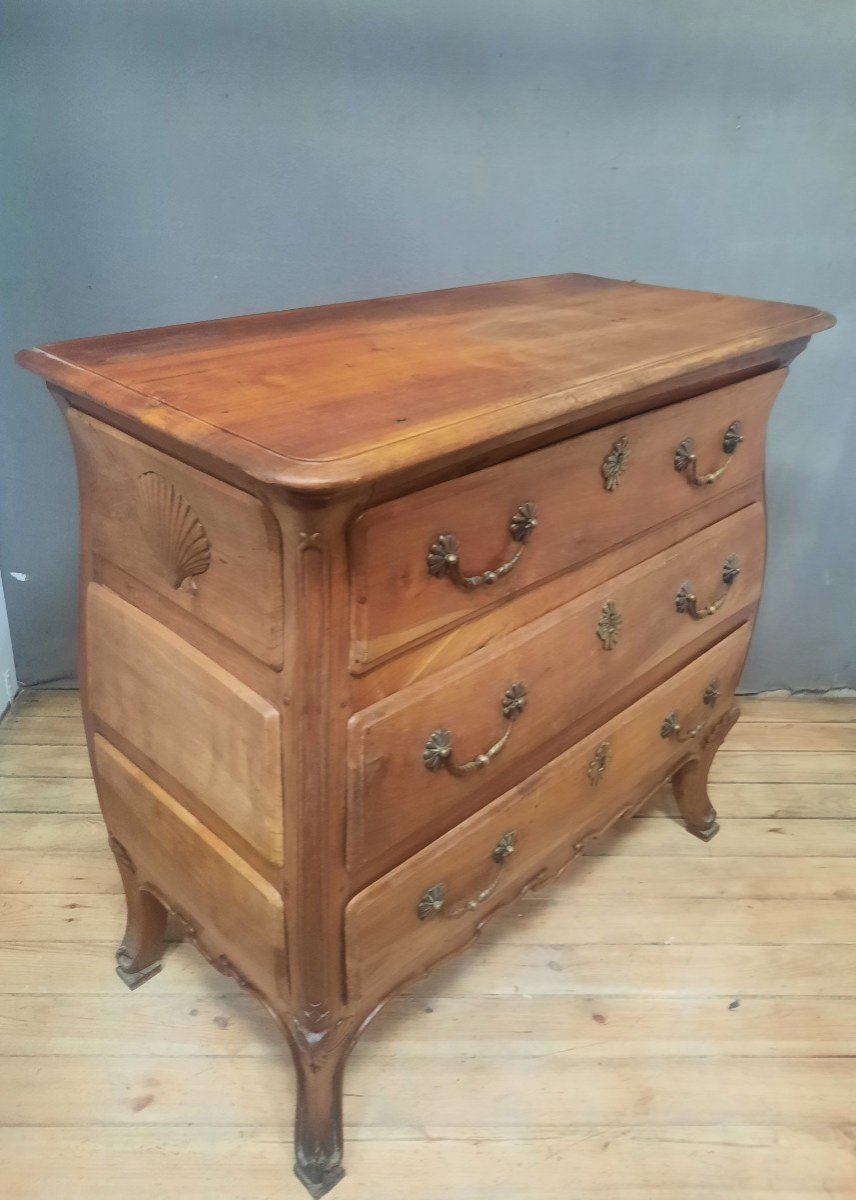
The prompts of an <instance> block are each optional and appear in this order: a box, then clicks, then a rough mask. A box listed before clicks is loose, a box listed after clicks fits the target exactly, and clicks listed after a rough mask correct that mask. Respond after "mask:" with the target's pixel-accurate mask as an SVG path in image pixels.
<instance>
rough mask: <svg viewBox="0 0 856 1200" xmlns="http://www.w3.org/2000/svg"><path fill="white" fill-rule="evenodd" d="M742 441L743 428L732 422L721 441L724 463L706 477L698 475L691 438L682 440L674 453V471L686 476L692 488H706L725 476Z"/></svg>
mask: <svg viewBox="0 0 856 1200" xmlns="http://www.w3.org/2000/svg"><path fill="white" fill-rule="evenodd" d="M742 441H743V427H742V425H741V424H740V422H739V421H732V422H731V424H730V425H729V426H728V428H727V429H726V431H725V435H724V436H723V439H722V452H723V454H724V455H725V462H724V463H722V465H721V466H719V467H717V468H716V470H715V471H711V472H709V474H707V475H700V474H699V470H698V459H697V458H696V452H695V443H694V441H693V439H692V438H691V437H688V438H684V440H683V441H682V442H681V444H680V445H679V446H678V448H677V450H676V451H675V460H674V461H675V470H676V471H677V472H678V474H679V475H686V477H687V483H689V484H691V485H692V486H693V487H706V486H707V484H709V483H716V481H717V479H719V478H720V477H721V476H722V475H724V474H725V471H726V470H727V468H728V465H729V463H730V462H731V459H732V458H733V456H734V451H735V450H736V449H737V447H738V446H739V445H740V443H741V442H742Z"/></svg>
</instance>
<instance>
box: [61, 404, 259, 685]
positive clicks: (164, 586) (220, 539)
mask: <svg viewBox="0 0 856 1200" xmlns="http://www.w3.org/2000/svg"><path fill="white" fill-rule="evenodd" d="M68 420H69V425H70V427H71V431H72V436H73V437H74V442H75V446H76V449H77V453H78V456H79V460H80V472H81V479H82V480H84V481H85V487H86V491H87V495H88V502H87V511H88V515H89V521H90V524H91V538H92V548H93V551H94V553H95V555H96V556H97V557H100V558H103V559H105V560H106V561H107V562H110V563H113V564H114V565H115V566H117V567H119V568H121V569H122V570H123V571H126V572H127V573H128V574H129V575H131V576H133V578H134V579H137V580H139V581H140V582H142V583H144V584H146V585H147V586H148V587H150V588H151V589H152V590H153V591H155V592H157V593H158V594H159V595H161V596H163V597H164V598H166V599H167V600H169V601H170V602H171V603H173V604H176V605H178V606H179V607H180V608H182V609H184V611H185V612H187V613H190V614H191V615H192V616H194V617H196V618H197V619H198V620H200V621H202V622H203V623H204V624H206V625H209V626H210V627H211V628H212V629H216V630H217V632H218V633H221V634H223V635H224V636H225V637H227V638H229V640H230V641H233V642H235V643H237V644H238V645H239V646H243V647H244V648H245V649H246V650H248V651H249V652H250V653H251V654H253V655H254V656H255V657H256V658H258V659H260V660H261V661H262V662H265V663H267V664H269V665H270V666H274V667H278V666H280V665H281V663H282V552H281V549H280V538H279V530H278V527H277V524H276V522H275V521H274V519H273V517H272V516H271V514H270V513H269V512H268V511H267V509H266V508H265V507H264V505H263V504H261V503H260V501H258V500H256V499H255V498H254V497H252V496H248V495H246V494H245V493H244V492H241V491H238V490H237V488H232V487H229V486H228V484H225V483H221V482H220V481H219V480H218V479H212V478H211V477H210V476H208V475H203V474H202V472H200V471H195V470H194V469H193V468H192V467H187V466H185V465H184V464H183V463H180V462H177V461H176V460H175V459H173V458H169V457H168V456H167V455H165V454H161V453H160V452H159V451H158V450H153V449H152V448H151V447H149V446H145V445H144V444H143V443H142V442H137V441H135V440H134V439H133V438H129V437H126V436H125V434H123V433H120V432H119V431H118V430H116V429H111V428H110V426H109V425H104V424H102V423H101V422H100V421H94V420H92V418H91V417H88V416H85V415H84V414H83V413H79V412H76V411H74V410H70V411H69V413H68Z"/></svg>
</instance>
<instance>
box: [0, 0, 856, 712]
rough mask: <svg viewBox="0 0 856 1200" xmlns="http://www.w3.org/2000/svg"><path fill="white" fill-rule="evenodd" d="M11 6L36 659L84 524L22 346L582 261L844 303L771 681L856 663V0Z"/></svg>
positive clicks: (23, 628)
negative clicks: (80, 522) (855, 548)
mask: <svg viewBox="0 0 856 1200" xmlns="http://www.w3.org/2000/svg"><path fill="white" fill-rule="evenodd" d="M2 14H3V16H2V20H3V32H2V56H3V61H2V63H0V77H2V79H3V81H4V82H3V84H2V86H3V88H4V92H5V105H4V121H5V127H4V131H3V134H2V145H0V162H2V163H3V173H2V181H0V187H2V189H3V194H2V196H0V217H1V218H2V220H3V222H4V225H5V237H4V241H5V245H4V249H3V253H2V268H0V269H2V288H3V293H4V306H3V320H4V328H3V332H2V356H0V370H2V380H1V381H0V388H2V391H0V395H2V402H3V405H4V416H3V422H2V438H0V453H2V462H0V481H2V482H1V483H0V502H2V510H0V556H2V566H3V580H4V582H5V585H6V593H7V600H8V605H9V611H10V617H11V621H12V629H13V634H14V639H15V646H16V654H17V661H18V670H19V674H20V677H21V678H22V680H24V681H29V682H31V681H36V680H47V679H55V678H58V677H63V676H68V675H70V674H71V673H72V672H73V670H74V632H73V629H74V591H75V581H74V577H75V564H76V552H77V545H76V536H77V535H76V499H75V488H74V481H73V469H72V459H71V454H70V451H69V448H68V445H67V442H66V437H65V433H64V429H63V427H62V424H61V421H60V419H59V417H58V414H57V413H56V412H55V410H54V407H53V405H52V402H50V400H49V399H48V397H47V394H46V393H45V392H44V389H43V388H42V387H41V385H40V384H39V383H38V382H37V381H36V380H35V379H34V378H32V377H29V376H26V375H25V374H24V373H23V372H21V371H19V370H17V369H16V368H14V367H13V366H12V365H11V362H10V356H11V353H12V351H13V350H14V349H17V348H19V347H21V346H24V345H31V344H33V343H36V342H44V341H50V340H53V339H58V338H69V337H78V336H84V335H89V334H97V333H105V332H108V331H112V330H121V329H126V328H136V327H140V326H147V325H158V324H163V323H168V322H176V321H191V320H199V319H202V318H206V317H216V316H223V315H227V314H232V313H240V312H252V311H258V310H264V309H271V308H282V307H290V306H294V305H304V304H318V303H325V302H329V301H336V300H349V299H354V298H358V297H366V296H375V295H383V294H387V293H395V292H406V291H415V290H421V289H425V288H434V287H446V286H452V285H456V284H468V283H476V282H480V281H484V280H490V279H502V278H509V277H513V276H522V275H533V274H542V273H550V272H555V271H565V270H579V271H588V272H593V273H596V274H603V275H614V276H619V277H623V278H636V279H642V280H645V281H649V282H654V283H664V284H674V285H678V286H681V287H691V288H706V289H711V290H719V291H727V292H738V293H746V294H750V295H756V296H764V297H769V298H771V299H779V300H792V301H796V302H803V303H812V304H819V305H821V306H823V307H826V308H829V309H832V310H833V311H835V312H836V313H837V314H838V316H839V318H840V324H839V326H838V328H837V329H836V330H834V331H833V332H831V333H825V334H823V335H822V336H820V337H819V338H818V339H817V341H816V342H815V343H814V344H813V346H812V347H811V349H810V351H809V353H808V354H807V355H806V356H804V357H803V358H802V359H800V360H798V362H797V364H796V365H795V367H794V369H793V372H792V377H791V380H790V382H789V384H788V385H787V388H786V390H785V392H784V394H783V396H782V398H781V400H780V402H779V405H778V408H777V410H776V413H775V416H774V419H773V424H772V429H771V433H770V448H769V450H770V453H769V479H770V484H769V497H770V507H771V518H770V547H771V549H770V558H769V572H768V586H767V593H766V599H765V601H764V606H763V613H762V618H761V622H760V626H759V629H758V635H757V638H756V641H755V645H754V649H753V652H752V657H751V661H750V664H749V667H748V670H747V672H746V676H745V679H744V686H745V687H746V688H748V689H750V690H754V689H759V688H766V687H772V686H787V687H792V688H823V687H830V686H838V685H845V684H849V685H851V686H853V685H856V621H854V619H853V607H854V596H856V560H854V553H853V546H854V540H856V539H854V532H856V530H854V525H856V464H854V448H856V408H854V404H853V399H852V390H851V389H852V382H851V381H852V380H853V378H854V375H856V347H854V340H853V334H852V329H853V319H854V317H856V311H854V310H856V298H854V279H856V201H855V200H854V197H856V74H854V62H856V4H854V3H853V2H847V0H835V2H827V3H818V2H817V0H304V2H302V3H301V2H298V0H228V2H226V0H180V3H176V2H175V0H74V3H69V2H68V0H5V4H4V5H3V6H2ZM10 572H17V573H18V574H19V575H26V577H27V578H26V580H25V581H20V580H18V579H15V578H14V577H12V575H11V574H10Z"/></svg>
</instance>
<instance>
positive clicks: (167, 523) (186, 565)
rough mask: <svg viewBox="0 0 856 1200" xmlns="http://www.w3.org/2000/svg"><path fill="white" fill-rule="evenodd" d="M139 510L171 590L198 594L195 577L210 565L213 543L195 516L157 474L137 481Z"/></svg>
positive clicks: (142, 477) (153, 472)
mask: <svg viewBox="0 0 856 1200" xmlns="http://www.w3.org/2000/svg"><path fill="white" fill-rule="evenodd" d="M137 507H138V511H139V516H140V525H141V526H142V530H143V533H144V534H145V538H146V541H147V542H148V544H149V547H150V548H151V550H152V552H153V553H154V555H155V557H156V558H157V560H158V562H159V563H160V565H161V566H162V567H164V569H165V570H166V571H167V572H168V575H169V582H170V584H171V585H172V587H174V588H176V589H178V588H181V589H182V590H183V591H186V592H195V591H196V576H197V575H204V574H205V572H206V571H207V570H208V568H209V567H210V566H211V543H210V542H209V541H208V535H207V534H206V532H205V529H204V528H203V525H202V522H201V521H200V520H199V518H198V517H197V515H196V513H195V512H194V511H193V509H192V508H191V507H190V505H189V504H188V503H187V501H186V500H185V499H184V497H183V496H182V495H181V493H180V492H178V491H176V489H175V488H174V487H173V485H172V484H171V483H170V482H169V480H167V479H164V477H163V476H162V475H158V473H157V471H146V472H145V473H144V474H143V475H141V476H140V477H139V479H138V480H137Z"/></svg>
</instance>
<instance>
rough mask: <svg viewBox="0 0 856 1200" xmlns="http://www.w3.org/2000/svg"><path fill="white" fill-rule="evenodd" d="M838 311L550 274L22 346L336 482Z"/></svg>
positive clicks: (659, 377) (810, 327) (303, 476)
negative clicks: (41, 344) (33, 348)
mask: <svg viewBox="0 0 856 1200" xmlns="http://www.w3.org/2000/svg"><path fill="white" fill-rule="evenodd" d="M832 323H833V318H831V317H830V316H828V315H827V314H826V313H823V312H821V311H820V310H819V309H816V308H804V307H797V306H795V305H790V304H776V303H770V302H767V301H761V300H749V299H744V298H738V297H732V296H721V295H715V294H710V293H705V292H688V291H680V290H677V289H673V288H661V287H651V286H646V285H642V284H637V283H627V282H622V281H620V280H610V279H599V278H596V277H594V276H588V275H553V276H545V277H542V278H536V279H522V280H513V281H510V282H505V283H494V284H486V285H482V286H478V287H468V288H456V289H452V290H447V291H437V292H424V293H421V294H416V295H411V296H397V297H389V298H385V299H379V300H366V301H360V302H357V303H350V304H337V305H329V306H325V307H319V308H306V309H294V310H291V311H287V312H277V313H265V314H261V315H258V316H247V317H236V318H230V319H227V320H221V321H205V322H202V323H199V324H193V325H174V326H170V327H165V328H161V329H148V330H140V331H138V332H135V333H122V334H114V335H110V336H107V337H97V338H85V339H81V340H79V341H71V342H58V343H55V344H53V345H48V346H43V347H39V348H38V349H35V350H27V351H23V352H22V353H21V354H20V355H19V356H18V360H19V362H21V363H22V365H24V366H26V367H28V368H29V369H30V370H33V371H35V372H36V373H38V374H40V375H42V376H44V377H45V378H46V379H47V380H48V381H49V382H51V383H54V384H56V385H58V386H60V387H62V388H64V389H67V390H68V391H70V392H74V393H75V394H77V395H79V396H83V397H84V398H86V399H87V400H88V401H89V410H90V411H94V412H97V413H98V415H102V416H107V419H113V420H114V421H115V423H117V424H119V425H121V426H122V427H124V428H126V429H130V430H131V431H132V432H136V433H138V434H139V436H141V437H144V438H146V437H148V440H155V441H160V442H162V443H163V442H168V443H172V444H175V443H184V444H190V445H193V446H195V447H196V448H197V449H201V450H203V451H204V452H206V453H210V454H211V455H214V456H216V457H221V458H223V459H225V460H227V461H231V462H233V463H235V464H237V465H238V466H239V467H240V468H241V469H242V470H244V471H246V472H247V473H248V474H250V475H253V476H255V477H257V478H261V479H266V480H271V481H274V482H277V483H281V484H284V485H286V486H291V487H295V488H299V489H301V490H335V489H336V488H341V487H351V486H359V485H361V484H366V483H371V482H372V481H374V480H377V479H380V478H382V477H383V476H384V475H387V474H390V473H392V472H398V471H406V470H408V469H412V468H413V467H416V466H417V465H421V466H423V467H424V464H426V463H430V462H440V461H443V460H444V459H451V458H454V457H458V458H460V457H461V456H462V455H465V454H467V453H473V452H477V451H479V449H481V448H486V447H489V446H496V445H497V444H498V443H499V442H500V441H501V442H506V443H507V442H509V441H512V440H513V439H514V437H515V436H518V437H519V436H521V435H522V434H523V433H524V432H525V433H531V432H532V431H533V430H538V429H542V428H553V427H556V426H557V425H559V424H561V422H562V420H563V419H565V420H567V419H568V418H570V417H573V416H574V415H575V414H579V412H580V410H581V409H585V408H588V407H592V406H597V405H598V404H601V403H602V402H604V401H605V400H609V399H610V398H613V397H615V396H618V395H621V394H624V393H628V392H633V391H638V390H640V389H644V388H650V387H651V386H652V385H656V384H658V383H659V382H661V381H664V380H667V379H670V378H674V377H677V376H683V375H691V374H692V373H693V372H698V371H702V370H704V369H706V368H709V367H711V366H713V365H715V364H717V363H721V362H726V361H728V360H730V359H733V358H735V357H739V356H741V355H748V354H751V353H753V352H757V351H759V350H763V349H764V348H766V347H771V346H776V345H781V344H783V343H786V342H789V341H793V340H794V339H798V338H804V337H806V336H808V335H809V334H812V333H815V332H817V331H818V330H820V329H825V328H827V327H828V326H829V325H831V324H832ZM105 408H106V409H108V410H110V412H112V413H113V414H114V416H113V417H112V418H111V417H110V415H109V413H105V412H104V409H105ZM141 426H142V427H143V428H141Z"/></svg>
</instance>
